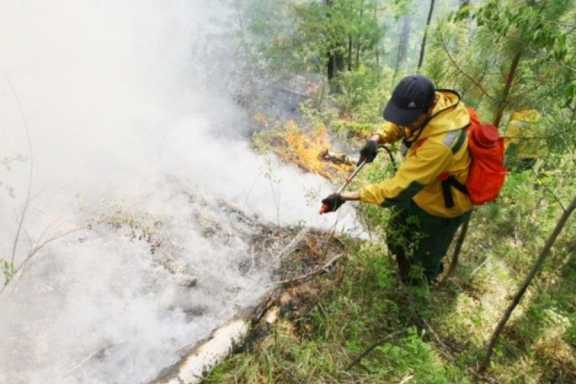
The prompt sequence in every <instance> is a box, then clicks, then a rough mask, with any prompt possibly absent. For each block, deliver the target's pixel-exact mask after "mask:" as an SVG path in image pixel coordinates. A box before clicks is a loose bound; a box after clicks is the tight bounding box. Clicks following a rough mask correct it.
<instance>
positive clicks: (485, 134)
mask: <svg viewBox="0 0 576 384" xmlns="http://www.w3.org/2000/svg"><path fill="white" fill-rule="evenodd" d="M468 112H469V113H470V128H468V152H469V153H470V157H471V160H472V162H471V164H470V169H469V170H468V178H467V179H466V190H467V191H468V196H469V197H470V201H472V204H475V205H481V204H484V203H488V202H490V201H494V200H496V198H497V197H498V194H499V193H500V190H501V189H502V187H503V186H504V181H505V180H506V172H507V171H506V168H505V167H504V139H503V138H502V137H500V134H499V133H498V128H496V127H495V126H494V125H493V124H489V123H482V122H480V119H479V118H478V114H477V113H476V110H474V108H468Z"/></svg>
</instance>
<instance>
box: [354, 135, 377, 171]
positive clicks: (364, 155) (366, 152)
mask: <svg viewBox="0 0 576 384" xmlns="http://www.w3.org/2000/svg"><path fill="white" fill-rule="evenodd" d="M377 154H378V143H377V142H376V141H375V140H372V139H370V140H368V141H367V142H366V144H365V145H364V147H362V149H361V150H360V159H359V160H358V164H357V165H360V164H361V163H362V162H364V161H365V162H367V163H371V162H373V161H374V159H375V158H376V155H377Z"/></svg>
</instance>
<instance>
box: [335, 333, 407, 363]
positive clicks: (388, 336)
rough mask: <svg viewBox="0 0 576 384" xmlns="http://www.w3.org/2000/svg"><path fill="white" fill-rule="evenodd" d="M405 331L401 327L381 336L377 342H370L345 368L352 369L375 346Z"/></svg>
mask: <svg viewBox="0 0 576 384" xmlns="http://www.w3.org/2000/svg"><path fill="white" fill-rule="evenodd" d="M405 332H406V330H405V329H401V330H398V331H395V332H392V333H389V334H388V335H386V336H384V337H383V338H381V339H380V340H378V341H377V342H375V343H374V344H372V345H371V346H370V347H368V349H366V350H365V351H364V352H362V353H361V354H360V355H358V356H357V357H356V358H355V359H354V360H352V362H351V363H350V364H348V366H347V367H346V369H345V370H346V371H349V370H350V369H352V368H353V367H355V366H356V365H358V364H359V363H360V361H362V359H363V358H365V357H366V356H367V355H368V354H369V353H370V352H372V351H373V350H375V349H376V348H377V347H379V346H381V345H382V344H384V343H385V342H386V341H388V340H390V339H392V338H393V337H396V336H399V335H401V334H403V333H405Z"/></svg>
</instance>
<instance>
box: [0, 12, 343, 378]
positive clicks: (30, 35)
mask: <svg viewBox="0 0 576 384" xmlns="http://www.w3.org/2000/svg"><path fill="white" fill-rule="evenodd" d="M234 23H235V13H234V9H233V8H232V7H231V6H230V4H227V3H226V2H223V1H203V0H188V1H185V0H164V1H161V2H160V1H154V0H123V1H113V0H54V1H50V2H46V1H43V0H19V1H3V2H0V183H1V184H0V228H1V230H0V259H3V260H10V259H12V255H13V244H14V239H15V236H16V234H17V232H18V221H19V218H20V217H21V214H22V211H23V207H24V206H25V205H26V196H27V186H28V169H29V167H30V166H31V165H32V166H33V177H32V188H31V198H30V201H29V204H28V209H27V214H26V216H25V221H24V223H23V226H22V231H21V234H20V238H19V239H20V241H19V243H18V247H17V248H16V253H15V254H14V256H15V261H16V264H19V263H21V262H22V261H23V260H24V259H25V258H26V257H27V255H29V254H30V253H31V252H32V251H33V250H35V249H36V248H35V247H37V246H39V245H42V244H43V243H44V242H45V243H46V244H45V245H44V246H43V247H37V248H38V249H39V251H38V252H37V253H36V254H35V255H34V258H33V259H32V261H31V262H30V263H29V264H27V267H26V269H25V270H24V274H23V275H22V276H21V278H20V279H18V280H16V281H14V282H13V283H12V284H11V285H10V286H9V288H10V289H8V290H6V291H4V292H3V293H2V294H0V339H1V340H2V342H1V343H0V383H1V384H4V383H11V384H19V383H26V384H40V383H42V384H56V383H57V384H68V383H70V384H77V383H106V384H110V383H139V382H145V381H147V380H150V379H151V378H153V377H154V376H155V375H157V374H158V372H159V370H160V369H161V368H162V367H166V366H168V365H170V364H172V363H174V362H175V361H176V360H177V358H178V352H179V350H180V349H182V348H184V347H186V346H188V345H191V344H194V342H196V341H198V340H200V339H202V338H204V337H206V336H207V335H208V334H209V333H210V331H211V330H212V329H213V328H214V327H216V326H217V325H219V324H221V323H222V322H223V321H225V320H227V319H228V318H230V317H231V316H233V315H234V314H235V313H236V312H237V311H238V309H239V308H242V307H245V306H246V305H249V304H250V303H253V302H254V300H256V299H257V298H258V297H259V296H260V295H261V294H262V293H263V292H264V291H265V290H266V289H268V288H269V284H270V269H271V268H272V267H273V261H274V260H273V257H272V255H270V256H271V257H270V258H271V260H270V265H264V266H260V267H258V268H256V267H255V266H256V264H257V263H256V262H255V261H254V260H252V259H251V257H252V256H251V253H250V250H249V249H248V247H249V244H248V242H247V241H246V237H247V236H249V235H250V234H253V233H255V232H257V228H254V226H253V224H252V223H251V222H248V223H246V222H245V220H244V219H242V218H240V219H239V218H236V219H235V218H234V215H231V214H230V213H229V212H228V213H226V212H225V211H226V210H225V209H223V207H222V206H221V201H226V202H227V203H228V204H231V205H233V206H236V207H238V208H239V209H241V210H242V211H244V212H245V213H246V215H248V216H249V217H252V218H253V217H255V216H257V217H258V218H259V219H258V220H259V221H261V222H269V223H276V224H283V225H296V224H301V223H303V224H306V225H311V226H317V227H325V228H328V227H329V226H331V225H332V224H333V223H334V218H333V217H324V218H320V217H319V216H318V214H317V209H318V199H317V198H315V197H320V196H321V195H323V194H325V193H327V192H329V191H330V190H331V187H330V186H329V185H327V184H326V183H324V182H322V181H321V180H319V179H318V178H317V177H314V176H312V175H308V174H303V173H301V172H300V171H298V170H297V169H295V168H293V167H286V166H281V165H280V164H278V163H277V162H276V160H274V159H271V158H266V157H261V156H257V155H255V154H253V153H252V152H251V150H250V148H249V144H248V143H247V142H245V141H242V140H239V139H238V135H236V134H235V133H238V132H241V131H244V130H246V128H247V126H246V124H247V123H246V121H247V119H246V116H245V115H244V112H243V111H242V110H241V109H240V108H239V107H238V106H236V105H235V104H234V103H233V102H232V101H231V98H230V95H227V94H226V92H225V90H226V89H233V88H234V86H235V84H234V82H235V78H234V73H235V72H234V71H233V69H235V68H237V67H236V65H237V64H238V63H236V62H235V56H234V49H235V48H234V36H235V35H236V32H237V31H236V30H235V27H234ZM28 139H29V140H28ZM28 142H30V143H31V148H29V146H28ZM310 196H312V197H310ZM349 213H350V212H348V214H349ZM343 215H344V216H346V212H344V214H343ZM243 220H244V221H243ZM254 220H256V219H254ZM341 221H342V223H343V224H344V228H351V227H352V226H353V220H352V218H350V217H347V218H344V219H342V220H341ZM70 230H73V231H72V232H71V233H70V234H68V235H66V236H64V237H62V238H58V239H56V240H54V241H47V240H50V239H52V238H57V237H58V236H60V235H61V234H63V233H67V232H68V231H70ZM272 252H273V250H271V253H272ZM243 262H246V263H247V264H246V263H244V265H248V267H247V268H244V269H242V268H239V267H238V266H239V265H240V264H242V263H243ZM194 278H196V279H197V282H196V286H193V285H194V284H193V282H192V280H193V279H194ZM187 279H188V280H187ZM1 281H2V279H0V282H1ZM183 281H184V284H183V283H182V282H183ZM186 282H188V283H189V284H186ZM191 286H192V287H191Z"/></svg>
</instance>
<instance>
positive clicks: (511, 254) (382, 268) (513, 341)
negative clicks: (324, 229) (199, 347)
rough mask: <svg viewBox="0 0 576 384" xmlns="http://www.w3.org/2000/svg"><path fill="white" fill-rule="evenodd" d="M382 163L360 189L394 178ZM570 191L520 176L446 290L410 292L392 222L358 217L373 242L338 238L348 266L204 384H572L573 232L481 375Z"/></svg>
mask: <svg viewBox="0 0 576 384" xmlns="http://www.w3.org/2000/svg"><path fill="white" fill-rule="evenodd" d="M303 147H306V148H308V146H307V145H306V146H303ZM293 152H294V151H293ZM301 158H302V156H301ZM385 163H386V162H385V161H382V162H375V163H373V164H372V165H371V166H370V167H369V169H367V170H366V171H364V172H363V173H362V175H361V176H360V177H359V180H357V181H356V183H358V184H362V183H370V182H374V181H377V180H382V178H383V177H386V175H389V174H390V172H391V170H390V167H389V164H388V165H387V164H385ZM571 185H572V181H571V180H569V179H566V178H561V177H558V174H557V172H556V171H555V170H554V169H550V170H548V169H546V168H545V167H542V168H540V169H532V170H526V171H521V172H512V173H511V174H510V175H509V178H508V182H507V184H506V187H505V189H504V191H503V193H502V195H501V197H500V199H499V201H498V203H497V204H489V205H487V206H483V207H480V208H479V209H476V210H475V212H474V214H473V217H472V220H471V223H470V230H469V231H468V235H467V238H466V240H465V242H464V247H463V249H462V253H461V255H460V262H459V265H458V268H457V269H456V271H455V273H454V274H453V275H452V276H450V278H449V279H447V280H446V282H445V283H444V284H442V285H441V286H437V285H435V286H428V285H423V286H419V287H405V286H404V285H402V284H401V283H400V282H399V280H398V278H397V275H396V263H395V261H394V259H393V255H391V254H390V253H389V252H388V250H387V248H386V245H385V241H384V240H385V233H386V223H387V222H388V218H389V212H388V211H387V210H384V209H381V208H379V207H365V206H362V207H360V213H361V218H362V220H364V221H365V224H366V227H367V231H368V232H369V237H370V240H356V239H350V238H345V237H338V238H335V239H336V242H335V244H339V245H337V247H342V249H339V250H338V251H337V252H336V254H340V253H341V254H342V256H341V257H339V258H338V259H337V260H335V261H334V262H333V263H331V265H330V267H329V268H327V269H325V270H324V271H323V273H321V274H313V275H312V276H310V277H309V278H306V279H303V280H297V281H293V282H292V283H289V284H287V286H284V287H283V289H285V290H286V291H290V290H291V292H292V294H293V296H294V297H297V298H298V299H297V300H293V301H291V302H290V305H288V306H285V307H284V309H283V310H282V317H281V319H280V320H279V321H278V322H276V325H275V326H274V327H271V328H267V329H266V331H265V332H262V331H261V329H260V328H259V327H258V326H256V327H255V329H256V330H257V331H255V332H256V334H257V335H258V337H251V338H249V340H251V341H250V342H248V343H246V344H245V345H243V346H241V347H240V348H238V349H237V351H236V352H235V353H234V354H233V355H232V356H231V357H230V358H228V359H227V360H226V361H225V362H224V363H222V364H221V365H219V366H218V367H217V368H216V369H215V370H214V371H213V372H212V373H211V374H209V375H208V376H207V377H206V379H205V381H204V382H205V383H401V384H407V383H413V384H416V383H418V384H440V383H475V382H487V383H576V296H575V295H574V292H576V242H575V240H574V239H573V238H572V239H571V238H570V235H569V234H574V233H576V220H571V222H570V224H569V226H568V227H567V228H566V229H565V231H564V234H565V235H564V236H561V237H560V238H559V240H558V241H557V243H556V244H555V246H554V250H553V252H552V253H551V255H550V257H549V258H548V261H547V262H546V264H545V266H544V268H543V271H542V272H541V273H540V274H539V276H538V277H537V279H536V280H535V281H534V282H533V284H532V285H531V286H530V288H529V289H528V291H527V294H526V295H525V297H524V299H523V301H522V302H521V304H520V305H519V306H518V307H517V308H516V310H515V311H514V313H513V316H512V318H511V319H510V321H509V322H508V325H507V327H506V328H505V331H504V333H503V335H502V337H501V338H500V341H499V343H498V344H497V347H496V349H495V353H494V355H493V358H492V364H491V366H490V368H489V369H488V372H487V374H486V375H485V376H483V377H480V376H478V374H477V373H476V372H477V368H478V365H479V361H480V360H481V358H482V357H483V356H484V348H485V344H486V342H487V340H488V339H489V337H490V335H491V333H492V332H493V330H494V328H495V326H496V323H497V322H498V320H499V319H500V317H501V316H502V313H503V312H504V310H505V308H506V307H507V305H508V304H509V302H510V298H511V296H512V295H513V294H514V293H515V292H516V289H517V287H518V286H519V284H520V282H521V281H522V280H523V279H524V277H525V276H526V274H527V272H528V271H529V270H530V268H531V266H532V263H533V261H534V260H535V258H536V257H537V255H538V253H539V252H540V250H541V249H542V246H543V244H544V242H545V240H546V238H547V236H548V235H549V234H550V232H551V230H552V228H553V226H554V224H555V222H556V220H557V218H558V217H559V215H560V213H561V209H562V206H561V204H558V202H559V201H563V200H566V199H567V197H568V196H570V195H571V190H572V189H571V188H572V187H571ZM354 187H355V185H353V186H352V189H353V188H354ZM324 236H332V235H328V234H325V235H324ZM321 238H322V237H321V236H320V237H317V238H316V240H315V241H316V244H319V243H318V242H319V241H320V239H321ZM309 245H310V244H309ZM318 249H322V247H321V246H319V247H318V246H317V245H314V244H313V245H312V246H308V247H307V248H306V249H303V253H302V254H300V256H298V257H295V258H293V259H292V261H291V262H292V263H296V264H293V265H292V266H291V268H294V265H297V264H298V262H302V263H303V264H304V265H306V262H307V260H308V262H309V260H314V257H316V258H317V254H318ZM307 253H309V254H307ZM315 253H316V256H314V254H315ZM451 254H452V249H451V250H450V251H449V252H448V255H451ZM449 259H450V256H447V257H446V258H445V260H444V261H445V263H446V264H448V263H449V262H450V260H449ZM317 260H321V262H316V265H322V262H325V261H326V258H320V259H317ZM447 269H448V268H445V270H447ZM296 270H297V268H296ZM308 270H310V269H308ZM297 275H298V273H296V274H293V275H291V276H297ZM288 280H290V279H288Z"/></svg>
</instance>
